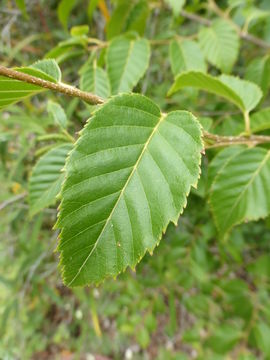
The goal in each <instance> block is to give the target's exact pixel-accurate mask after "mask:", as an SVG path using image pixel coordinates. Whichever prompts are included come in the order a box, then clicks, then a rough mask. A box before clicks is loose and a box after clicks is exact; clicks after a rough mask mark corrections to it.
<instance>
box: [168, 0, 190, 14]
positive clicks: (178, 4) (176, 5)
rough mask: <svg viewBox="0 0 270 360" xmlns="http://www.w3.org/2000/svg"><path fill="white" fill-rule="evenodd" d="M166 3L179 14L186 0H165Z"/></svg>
mask: <svg viewBox="0 0 270 360" xmlns="http://www.w3.org/2000/svg"><path fill="white" fill-rule="evenodd" d="M165 3H166V4H167V5H168V6H169V7H170V8H171V9H172V11H173V13H174V15H179V14H180V12H181V10H182V8H183V6H184V5H185V3H186V0H165Z"/></svg>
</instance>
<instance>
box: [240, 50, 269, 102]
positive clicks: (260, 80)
mask: <svg viewBox="0 0 270 360" xmlns="http://www.w3.org/2000/svg"><path fill="white" fill-rule="evenodd" d="M245 79H247V80H249V81H252V82H254V83H255V84H257V85H258V86H259V87H260V88H261V89H262V91H263V93H264V95H266V93H267V91H268V89H269V87H270V56H269V55H267V56H264V57H263V58H256V59H254V60H252V61H251V63H250V64H249V65H248V66H247V69H246V74H245Z"/></svg>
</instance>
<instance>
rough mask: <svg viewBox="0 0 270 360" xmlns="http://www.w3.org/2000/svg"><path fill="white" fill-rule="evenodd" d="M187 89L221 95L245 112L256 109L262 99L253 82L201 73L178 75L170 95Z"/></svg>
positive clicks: (192, 72)
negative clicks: (191, 88)
mask: <svg viewBox="0 0 270 360" xmlns="http://www.w3.org/2000/svg"><path fill="white" fill-rule="evenodd" d="M185 87H194V88H197V89H201V90H205V91H208V92H210V93H212V94H216V95H219V96H221V97H223V98H225V99H227V100H229V101H230V102H232V103H234V104H235V105H236V106H237V107H238V108H239V109H240V110H241V111H243V112H249V111H251V110H252V109H254V108H255V107H256V105H257V104H258V103H259V101H260V99H261V97H262V92H261V90H260V88H259V87H258V86H257V85H255V84H253V83H251V82H248V81H246V80H242V79H239V78H237V77H234V76H230V75H221V76H218V77H214V76H211V75H208V74H204V73H202V72H199V71H189V72H185V73H183V74H180V75H178V76H177V77H176V79H175V82H174V84H173V86H172V87H171V89H170V90H169V95H172V94H174V93H175V92H177V91H179V90H180V89H182V88H185Z"/></svg>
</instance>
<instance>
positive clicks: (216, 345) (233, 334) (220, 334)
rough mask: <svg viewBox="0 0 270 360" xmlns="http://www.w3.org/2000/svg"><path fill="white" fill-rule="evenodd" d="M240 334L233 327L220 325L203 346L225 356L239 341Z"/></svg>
mask: <svg viewBox="0 0 270 360" xmlns="http://www.w3.org/2000/svg"><path fill="white" fill-rule="evenodd" d="M241 336H242V333H241V331H240V330H239V329H237V328H236V327H235V326H233V325H227V324H225V325H221V326H219V327H218V328H216V329H215V331H214V333H213V335H212V336H210V337H209V338H208V339H207V340H206V343H205V345H206V346H207V347H210V348H211V349H212V350H214V351H215V352H216V353H218V354H225V353H227V352H228V351H229V350H231V349H232V348H233V347H234V346H235V345H236V344H237V343H238V341H239V340H240V339H241Z"/></svg>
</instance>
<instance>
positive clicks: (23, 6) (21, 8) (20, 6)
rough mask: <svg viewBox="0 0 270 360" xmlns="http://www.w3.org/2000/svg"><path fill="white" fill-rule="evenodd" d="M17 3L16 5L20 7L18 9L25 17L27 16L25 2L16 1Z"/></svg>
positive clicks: (22, 0)
mask: <svg viewBox="0 0 270 360" xmlns="http://www.w3.org/2000/svg"><path fill="white" fill-rule="evenodd" d="M15 2H16V5H17V6H18V8H19V9H20V11H21V12H22V14H23V15H24V16H27V13H26V5H25V1H24V0H15Z"/></svg>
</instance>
